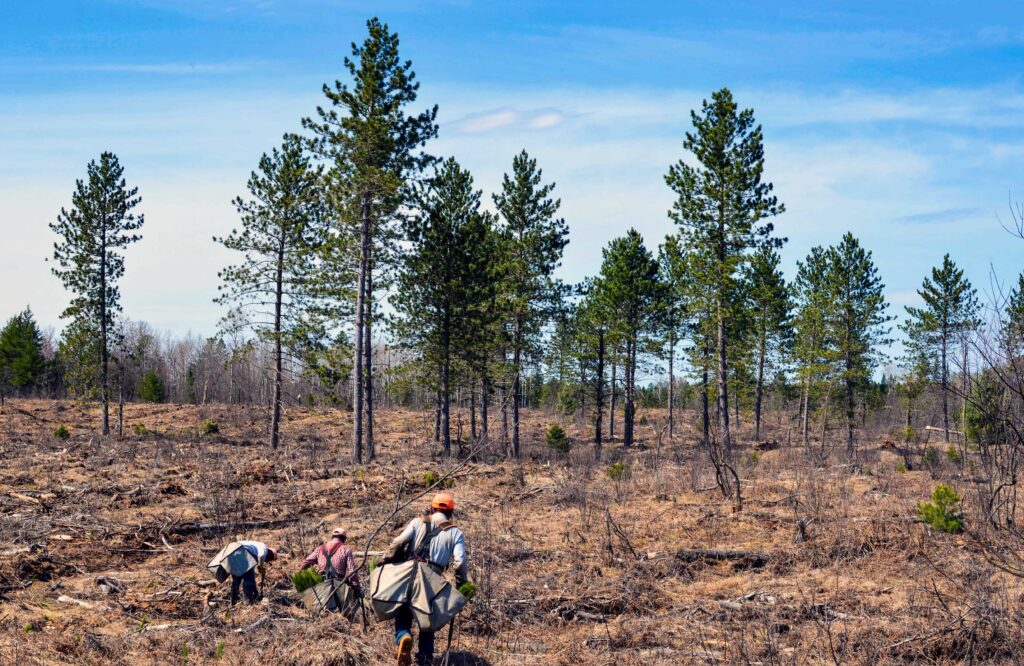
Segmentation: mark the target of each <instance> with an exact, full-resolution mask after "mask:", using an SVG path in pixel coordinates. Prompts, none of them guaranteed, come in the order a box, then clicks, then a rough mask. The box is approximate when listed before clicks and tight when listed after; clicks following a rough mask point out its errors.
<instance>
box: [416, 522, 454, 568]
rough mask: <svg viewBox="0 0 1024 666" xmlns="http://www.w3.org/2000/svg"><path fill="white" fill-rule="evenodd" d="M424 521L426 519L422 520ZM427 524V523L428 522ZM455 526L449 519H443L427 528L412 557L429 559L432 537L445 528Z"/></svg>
mask: <svg viewBox="0 0 1024 666" xmlns="http://www.w3.org/2000/svg"><path fill="white" fill-rule="evenodd" d="M424 522H426V521H424ZM428 524H429V523H428ZM452 527H455V525H453V524H452V522H451V521H450V520H444V521H442V522H440V523H438V524H437V525H434V526H431V527H428V528H427V534H426V535H425V536H424V537H423V541H422V542H421V543H420V545H419V546H418V547H417V548H416V552H415V553H413V557H415V558H416V559H419V560H423V561H429V560H430V544H431V543H432V542H433V541H434V538H435V537H436V536H437V535H438V534H440V533H441V532H444V531H445V530H448V529H451V528H452Z"/></svg>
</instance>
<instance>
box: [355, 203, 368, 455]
mask: <svg viewBox="0 0 1024 666" xmlns="http://www.w3.org/2000/svg"><path fill="white" fill-rule="evenodd" d="M360 216H361V224H360V232H359V275H358V284H357V285H356V324H355V334H356V336H355V337H356V339H355V346H354V348H353V350H352V351H353V359H352V369H353V371H354V372H353V376H352V462H353V463H355V464H357V465H359V464H362V462H363V345H364V340H363V334H364V332H365V331H364V328H365V326H364V324H363V315H364V314H365V307H364V305H363V300H364V298H365V295H366V271H367V268H368V266H367V256H366V254H367V253H366V249H367V246H368V245H369V237H370V196H369V194H368V193H364V194H363V197H362V202H361V206H360Z"/></svg>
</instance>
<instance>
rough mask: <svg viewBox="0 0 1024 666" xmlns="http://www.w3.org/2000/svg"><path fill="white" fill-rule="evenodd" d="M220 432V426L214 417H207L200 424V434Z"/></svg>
mask: <svg viewBox="0 0 1024 666" xmlns="http://www.w3.org/2000/svg"><path fill="white" fill-rule="evenodd" d="M219 432H220V426H219V425H217V422H216V421H214V420H213V419H206V420H205V421H203V422H202V423H200V424H199V434H200V435H216V434H217V433H219Z"/></svg>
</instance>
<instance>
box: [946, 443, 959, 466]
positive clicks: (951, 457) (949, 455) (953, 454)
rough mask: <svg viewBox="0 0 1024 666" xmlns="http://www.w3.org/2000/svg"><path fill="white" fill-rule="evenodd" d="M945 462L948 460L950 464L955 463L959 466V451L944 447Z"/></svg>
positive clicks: (952, 447) (950, 446)
mask: <svg viewBox="0 0 1024 666" xmlns="http://www.w3.org/2000/svg"><path fill="white" fill-rule="evenodd" d="M946 460H948V461H949V462H951V463H956V464H958V465H959V464H960V463H961V462H963V456H961V455H960V450H959V449H957V448H956V447H955V446H953V445H952V444H950V445H949V446H948V447H946Z"/></svg>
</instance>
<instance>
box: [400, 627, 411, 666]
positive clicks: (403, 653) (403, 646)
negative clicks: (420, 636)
mask: <svg viewBox="0 0 1024 666" xmlns="http://www.w3.org/2000/svg"><path fill="white" fill-rule="evenodd" d="M398 666H412V634H410V633H409V632H407V631H406V632H404V633H403V634H402V636H401V638H399V639H398Z"/></svg>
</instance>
